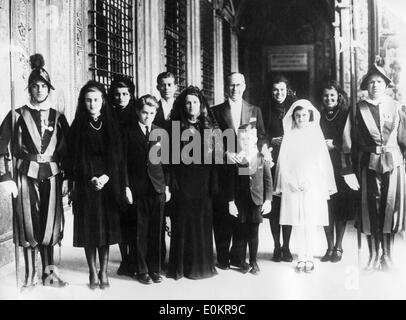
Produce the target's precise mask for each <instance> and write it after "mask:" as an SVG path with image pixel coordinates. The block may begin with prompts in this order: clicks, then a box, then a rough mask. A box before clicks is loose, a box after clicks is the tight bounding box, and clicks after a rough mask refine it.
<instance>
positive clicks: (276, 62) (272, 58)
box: [268, 52, 309, 71]
mask: <svg viewBox="0 0 406 320" xmlns="http://www.w3.org/2000/svg"><path fill="white" fill-rule="evenodd" d="M268 57H269V63H268V65H269V66H270V69H271V70H272V71H308V69H309V62H308V61H309V59H308V54H307V52H305V53H271V54H270V55H269V56H268Z"/></svg>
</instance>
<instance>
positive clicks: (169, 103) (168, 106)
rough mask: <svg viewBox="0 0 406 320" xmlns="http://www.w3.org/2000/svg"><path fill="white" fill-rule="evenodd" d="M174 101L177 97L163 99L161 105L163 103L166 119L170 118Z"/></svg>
mask: <svg viewBox="0 0 406 320" xmlns="http://www.w3.org/2000/svg"><path fill="white" fill-rule="evenodd" d="M174 102H175V99H170V100H168V101H166V100H165V99H161V105H162V109H163V111H164V117H165V119H166V120H168V119H169V116H170V114H171V111H172V107H173V103H174Z"/></svg>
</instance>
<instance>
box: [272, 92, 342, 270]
mask: <svg viewBox="0 0 406 320" xmlns="http://www.w3.org/2000/svg"><path fill="white" fill-rule="evenodd" d="M319 123H320V113H319V112H318V111H317V109H316V108H315V107H314V106H313V105H312V104H311V103H310V101H308V100H298V101H296V102H295V103H294V104H293V105H292V106H291V108H290V109H289V111H288V112H287V114H286V116H285V118H284V119H283V128H284V132H285V134H284V138H283V141H282V145H281V149H280V154H279V158H278V163H277V167H276V180H275V194H276V195H279V196H281V198H282V199H281V215H280V224H281V225H290V226H293V227H294V229H293V231H294V233H296V239H297V240H298V241H297V242H298V243H297V244H298V254H299V260H298V262H297V266H296V271H297V272H312V271H313V270H314V262H313V237H314V235H315V233H316V227H317V226H327V225H328V223H329V221H328V209H327V200H328V199H329V198H330V195H332V194H334V193H336V192H337V188H336V183H335V180H334V171H333V166H332V164H331V160H330V157H329V154H328V150H327V146H326V142H325V139H324V137H323V133H322V131H321V129H320V124H319Z"/></svg>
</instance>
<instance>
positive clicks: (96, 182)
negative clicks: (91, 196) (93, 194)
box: [90, 174, 110, 191]
mask: <svg viewBox="0 0 406 320" xmlns="http://www.w3.org/2000/svg"><path fill="white" fill-rule="evenodd" d="M109 180H110V178H109V177H108V176H106V175H105V174H104V175H102V176H101V177H99V178H96V177H94V178H93V179H92V180H90V184H91V185H92V186H93V188H94V189H95V190H96V191H100V190H102V189H103V188H104V186H105V185H106V183H107V182H109Z"/></svg>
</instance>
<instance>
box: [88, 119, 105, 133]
mask: <svg viewBox="0 0 406 320" xmlns="http://www.w3.org/2000/svg"><path fill="white" fill-rule="evenodd" d="M89 124H90V126H91V127H92V128H93V129H94V130H96V131H100V129H101V128H102V126H103V121H101V122H100V127H98V128H96V127H95V126H94V125H93V123H91V122H89Z"/></svg>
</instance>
